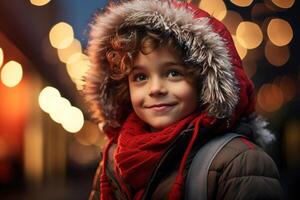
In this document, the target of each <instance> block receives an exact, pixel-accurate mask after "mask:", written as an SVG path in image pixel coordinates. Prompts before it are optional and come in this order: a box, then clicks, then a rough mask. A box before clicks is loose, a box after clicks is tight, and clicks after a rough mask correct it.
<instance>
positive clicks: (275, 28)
mask: <svg viewBox="0 0 300 200" xmlns="http://www.w3.org/2000/svg"><path fill="white" fill-rule="evenodd" d="M267 33H268V37H269V39H270V40H271V41H272V43H273V44H275V45H277V46H284V45H287V44H288V43H289V42H290V41H291V40H292V38H293V29H292V27H291V25H290V24H289V22H287V21H285V20H283V19H278V18H277V19H272V20H271V21H270V22H269V24H268V28H267Z"/></svg>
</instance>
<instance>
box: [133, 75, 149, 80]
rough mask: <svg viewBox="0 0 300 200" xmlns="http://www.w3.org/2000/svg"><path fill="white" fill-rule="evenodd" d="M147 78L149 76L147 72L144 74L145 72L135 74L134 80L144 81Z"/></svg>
mask: <svg viewBox="0 0 300 200" xmlns="http://www.w3.org/2000/svg"><path fill="white" fill-rule="evenodd" d="M146 79H147V76H146V74H143V73H139V74H135V75H134V76H133V80H134V81H136V82H141V81H144V80H146Z"/></svg>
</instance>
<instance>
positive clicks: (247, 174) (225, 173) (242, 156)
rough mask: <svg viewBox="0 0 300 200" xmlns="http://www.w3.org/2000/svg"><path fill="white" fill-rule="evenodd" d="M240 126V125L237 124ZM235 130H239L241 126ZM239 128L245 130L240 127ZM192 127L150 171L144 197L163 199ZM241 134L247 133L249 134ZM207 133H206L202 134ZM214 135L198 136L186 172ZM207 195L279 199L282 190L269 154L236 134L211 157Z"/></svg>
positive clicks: (94, 192)
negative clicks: (235, 136)
mask: <svg viewBox="0 0 300 200" xmlns="http://www.w3.org/2000/svg"><path fill="white" fill-rule="evenodd" d="M240 127H241V126H240ZM240 127H239V128H238V129H236V130H235V132H239V131H240V129H241V128H240ZM242 131H245V128H243V130H242ZM191 132H192V129H189V130H185V131H183V132H182V134H180V137H179V138H177V141H176V145H172V147H171V148H170V149H169V150H168V151H167V152H166V153H165V155H164V156H163V157H162V159H161V161H160V162H159V164H158V166H157V168H156V170H155V172H154V173H153V175H152V177H151V179H150V181H149V183H148V186H147V187H146V195H145V196H144V197H145V199H154V200H163V199H167V194H168V192H169V190H170V187H171V186H172V184H173V182H174V180H175V177H176V174H177V168H178V163H179V162H178V160H180V158H181V156H182V153H181V152H182V148H184V147H185V145H186V144H187V141H188V140H189V137H190V135H191V134H190V133H191ZM240 134H244V135H246V136H250V137H251V134H249V133H247V134H245V132H244V133H242V132H240ZM205 135H206V136H207V134H205ZM212 137H214V136H210V137H205V136H203V137H200V139H199V140H198V142H197V143H196V145H195V146H194V148H193V151H192V153H191V154H190V156H189V159H188V164H187V168H186V173H187V172H188V170H189V166H190V163H191V161H192V159H193V157H194V155H195V153H196V152H197V150H198V149H199V148H201V146H202V145H203V144H204V142H203V141H208V140H209V139H211V138H212ZM115 147H116V146H112V148H111V149H110V151H109V155H110V156H109V163H110V164H109V166H110V167H109V168H110V169H108V171H109V173H108V174H109V175H110V178H111V179H112V181H113V182H114V176H113V172H112V169H113V152H114V149H115ZM100 171H101V163H100V164H99V167H98V169H97V172H96V174H95V178H94V183H93V190H92V192H91V194H90V198H89V199H90V200H96V199H97V200H98V199H99V195H100V191H99V188H100V187H99V175H100ZM207 176H208V182H207V188H208V199H209V200H213V199H222V200H223V199H243V200H247V199H282V198H283V192H282V188H281V185H280V181H279V174H278V170H277V168H276V165H275V163H274V161H273V160H272V158H271V157H270V156H269V155H268V154H266V153H265V152H264V151H263V149H262V148H260V147H259V146H257V145H256V144H254V143H253V142H251V141H250V140H247V139H245V138H236V139H234V140H232V141H231V142H229V143H228V144H227V145H226V146H225V147H224V148H223V149H222V150H221V151H220V152H219V153H218V154H217V156H216V157H215V158H214V160H213V162H212V165H211V166H210V168H209V173H208V175H207ZM115 184H116V190H115V196H116V197H119V199H122V198H120V196H121V195H120V194H121V193H122V192H120V191H118V189H117V188H118V186H117V183H115Z"/></svg>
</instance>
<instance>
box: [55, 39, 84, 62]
mask: <svg viewBox="0 0 300 200" xmlns="http://www.w3.org/2000/svg"><path fill="white" fill-rule="evenodd" d="M57 52H58V58H59V60H60V61H62V62H64V63H67V62H68V59H69V58H70V57H71V56H72V55H74V54H77V53H81V52H82V50H81V43H80V42H79V41H78V40H77V39H74V40H73V41H72V43H71V44H70V45H69V46H68V47H67V48H64V49H58V50H57ZM69 62H71V61H69Z"/></svg>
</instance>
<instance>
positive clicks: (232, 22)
mask: <svg viewBox="0 0 300 200" xmlns="http://www.w3.org/2000/svg"><path fill="white" fill-rule="evenodd" d="M242 21H243V18H242V16H241V15H240V14H239V13H238V12H235V11H230V10H229V11H227V14H226V17H225V18H224V19H223V20H222V22H223V23H224V24H225V26H226V28H227V29H228V30H229V32H230V33H231V34H233V35H235V34H236V29H237V27H238V25H239V24H240V23H241V22H242Z"/></svg>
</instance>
